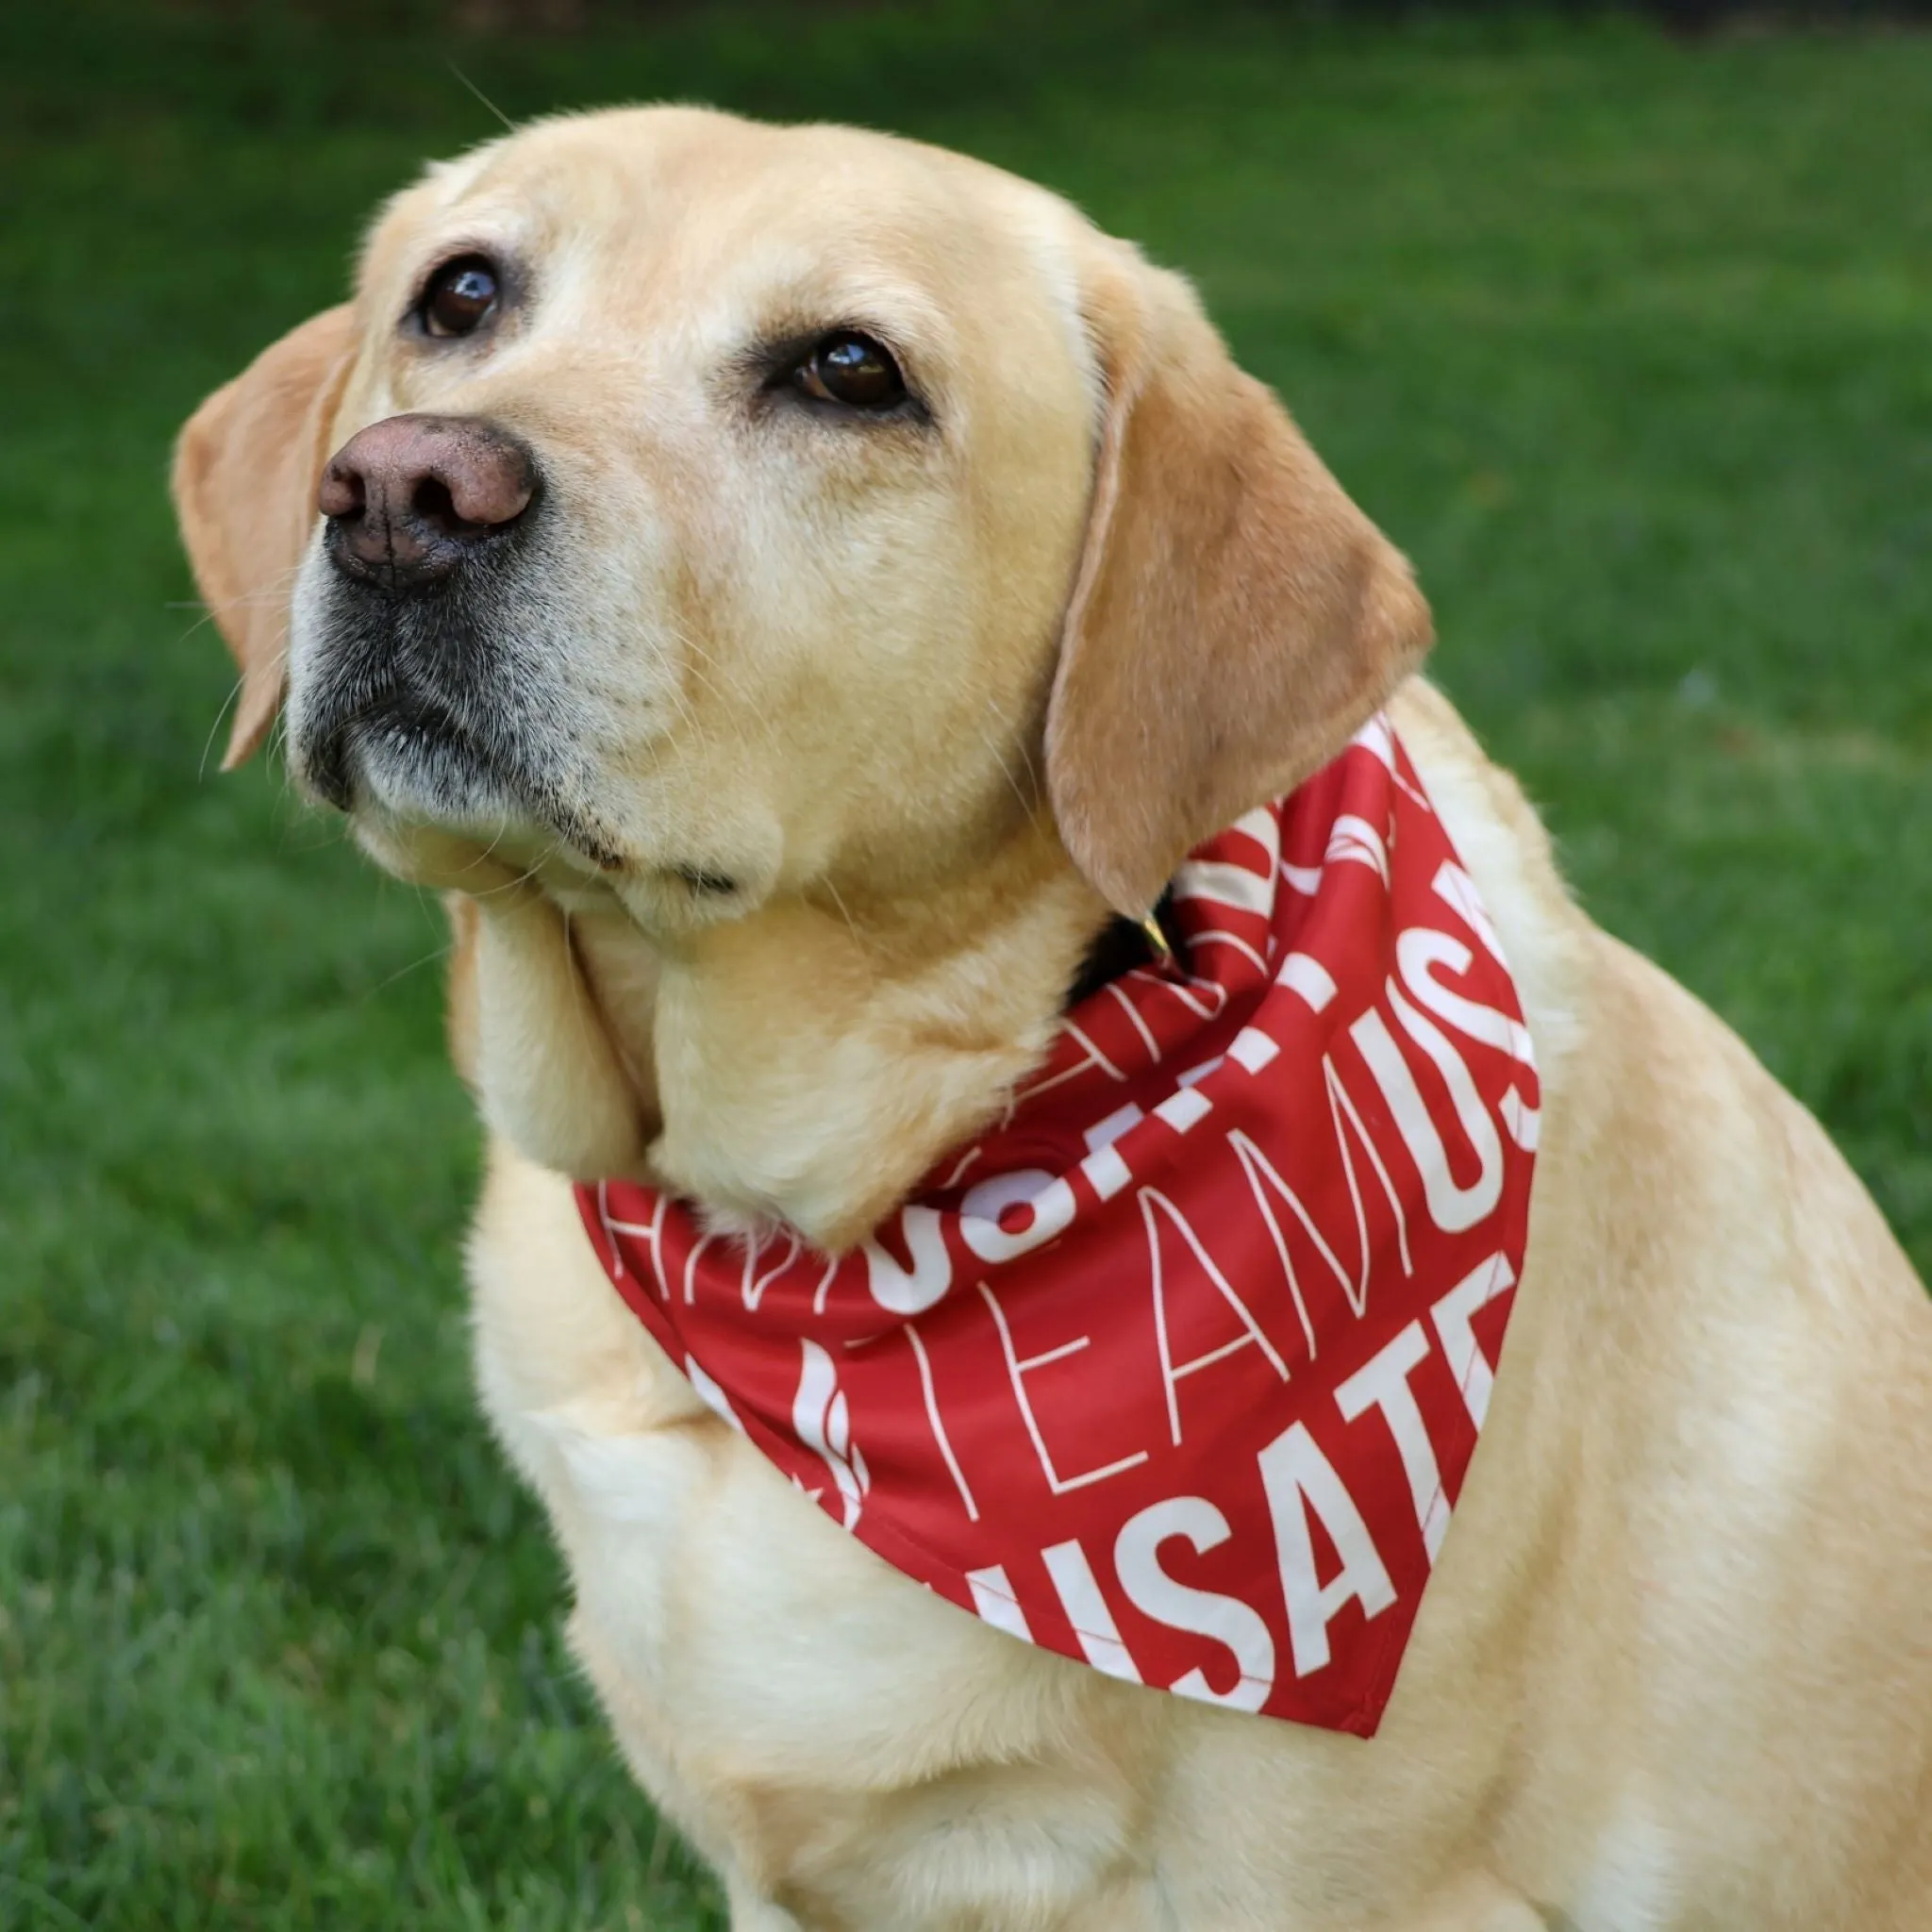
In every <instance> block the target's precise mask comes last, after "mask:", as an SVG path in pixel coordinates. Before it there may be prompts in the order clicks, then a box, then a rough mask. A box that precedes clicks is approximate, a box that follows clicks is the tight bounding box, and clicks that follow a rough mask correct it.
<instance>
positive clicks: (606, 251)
mask: <svg viewBox="0 0 1932 1932" xmlns="http://www.w3.org/2000/svg"><path fill="white" fill-rule="evenodd" d="M176 497H177V502H178V504H179V507H180V512H181V518H182V523H183V527H184V529H185V532H186V536H187V541H188V545H189V549H190V552H191V554H192V558H193V561H194V565H195V570H196V575H197V577H198V578H199V580H200V583H201V585H202V588H203V590H204V591H205V593H206V594H207V596H208V601H209V603H210V605H211V606H212V608H213V610H214V614H215V617H216V621H217V622H218V624H219V625H221V627H222V629H223V631H224V633H225V636H226V637H227V639H228V641H229V642H230V643H231V645H232V646H233V647H234V649H235V652H236V655H237V657H238V658H239V659H240V661H241V665H242V696H241V701H240V708H239V712H238V716H237V719H236V723H235V727H234V735H233V737H232V739H231V741H230V744H229V750H228V759H229V762H230V763H232V762H235V761H236V760H238V759H240V758H245V757H246V756H247V755H248V753H249V752H250V751H251V750H252V749H253V748H254V747H255V746H256V744H257V743H258V742H259V741H260V740H261V739H262V738H263V736H264V735H265V734H266V732H267V730H268V728H269V726H270V724H271V723H272V722H273V720H274V717H275V711H276V708H277V706H278V705H279V704H280V703H281V702H282V701H283V699H284V695H286V704H287V714H288V718H287V722H288V736H289V746H290V756H291V766H292V768H293V770H294V772H295V774H296V775H297V777H298V779H299V780H300V782H301V783H302V784H303V785H304V786H305V787H306V788H307V789H308V791H310V792H312V793H313V794H315V795H316V796H317V797H319V798H321V799H323V800H325V801H326V802H328V803H329V804H332V805H334V806H337V807H339V808H341V809H343V810H344V811H347V812H348V813H350V814H351V816H352V819H353V821H354V823H355V824H356V826H357V829H358V836H360V837H361V838H362V840H363V841H364V843H365V844H367V845H368V846H369V847H370V849H371V850H373V851H374V852H375V854H376V855H377V857H378V858H382V859H384V860H385V861H386V862H388V863H390V864H391V865H392V866H393V867H395V868H396V869H397V870H401V871H405V872H411V871H413V872H415V873H416V874H418V875H425V874H433V873H434V871H435V867H434V865H433V864H431V863H430V862H429V860H428V859H427V858H425V856H424V855H425V854H427V853H429V852H432V851H436V852H441V851H445V850H447V849H448V842H449V841H450V840H451V839H452V837H454V838H455V839H456V840H458V841H465V842H466V843H467V844H468V845H469V846H471V847H473V848H475V849H478V850H480V849H485V848H487V849H490V850H491V851H492V852H493V854H494V855H495V857H496V858H497V859H499V860H501V859H508V861H509V862H510V863H511V864H513V865H514V866H516V867H518V868H527V869H532V870H534V871H535V872H536V873H537V874H539V875H541V876H543V877H545V878H547V879H549V880H551V881H553V882H554V884H555V888H556V890H557V891H558V892H559V893H560V894H562V895H564V896H565V897H566V898H568V897H569V896H570V895H571V894H572V893H578V894H593V895H597V894H601V895H603V896H604V897H605V898H607V899H612V900H614V901H615V902H616V903H617V904H619V905H621V906H622V908H623V910H624V914H625V917H626V918H627V919H628V920H629V921H630V922H632V923H633V924H634V925H635V927H636V928H637V930H638V931H639V932H640V933H641V934H642V935H644V936H646V937H647V938H648V939H649V940H650V941H651V942H652V943H653V944H654V945H656V946H658V947H659V948H664V949H668V950H669V951H670V952H671V953H672V954H674V955H675V954H677V953H678V951H679V949H680V948H681V947H688V946H689V945H690V944H691V942H692V941H694V940H695V939H696V938H697V937H698V936H699V935H701V934H703V933H704V932H705V931H707V930H708V929H712V928H715V927H717V926H719V925H720V924H728V923H733V922H741V921H745V920H747V919H751V918H753V917H754V916H755V915H757V914H758V913H759V912H760V910H761V909H763V908H771V907H773V906H774V905H782V904H786V903H790V902H797V901H809V900H812V899H813V898H814V897H815V896H824V895H827V894H829V895H830V896H831V897H832V898H833V899H834V900H835V901H836V902H837V903H838V904H839V905H840V907H841V913H842V912H846V911H849V908H851V906H852V904H853V902H854V901H855V900H857V901H864V902H874V901H883V900H898V901H905V900H919V899H921V898H922V897H925V898H931V899H935V900H937V899H940V898H942V897H943V896H944V895H945V894H946V893H948V892H949V891H958V890H959V889H960V886H961V882H962V881H969V880H971V879H973V878H974V877H976V876H979V875H981V874H983V873H984V871H985V869H986V867H987V866H988V865H989V864H991V863H993V862H994V860H995V858H996V856H997V855H998V854H999V853H1001V852H1002V851H1004V850H1006V849H1008V848H1009V847H1010V846H1011V845H1012V843H1013V842H1014V841H1016V840H1018V839H1024V838H1028V837H1030V838H1034V839H1036V840H1037V839H1038V838H1040V837H1041V836H1044V837H1045V838H1046V839H1047V840H1048V841H1050V842H1051V844H1052V848H1053V852H1054V854H1055V856H1056V861H1057V862H1058V865H1059V866H1060V867H1061V868H1062V869H1063V870H1064V871H1065V873H1066V874H1067V876H1068V877H1069V878H1073V877H1074V876H1075V875H1077V877H1078V878H1079V879H1081V880H1084V881H1085V882H1086V885H1085V887H1083V888H1082V890H1083V891H1086V889H1087V888H1091V891H1088V893H1087V898H1086V902H1085V903H1086V904H1087V905H1088V906H1089V907H1090V908H1091V916H1092V921H1093V923H1094V924H1098V922H1099V920H1100V918H1101V917H1102V915H1103V912H1104V907H1105V906H1111V907H1113V908H1116V909H1118V910H1119V911H1121V912H1124V913H1129V914H1139V913H1141V912H1144V911H1145V910H1146V909H1147V908H1148V907H1149V906H1150V905H1151V904H1152V903H1153V901H1154V900H1155V899H1156V898H1157V897H1158V893H1159V891H1160V890H1161V888H1162V885H1163V883H1164V882H1165V880H1166V879H1167V877H1168V875H1169V874H1170V873H1171V872H1172V870H1173V869H1174V866H1175V865H1176V864H1177V863H1178V861H1179V860H1180V858H1181V857H1182V856H1183V854H1184V853H1185V852H1186V850H1187V849H1188V848H1189V846H1190V845H1191V844H1193V843H1194V842H1196V841H1199V840H1200V839H1202V838H1203V837H1205V836H1207V835H1208V833H1210V832H1212V831H1214V830H1216V829H1218V828H1219V827H1221V826H1222V825H1224V824H1227V823H1228V822H1230V821H1231V820H1232V819H1234V818H1236V817H1237V816H1239V815H1240V814H1241V812H1242V811H1244V810H1246V809H1247V808H1250V807H1252V806H1254V805H1255V804H1257V803H1258V802H1259V801H1261V800H1262V799H1264V798H1267V797H1269V796H1271V795H1273V794H1274V793H1276V792H1279V791H1283V790H1285V789H1286V788H1287V787H1289V786H1291V785H1292V784H1293V783H1295V782H1296V781H1297V780H1298V779H1299V778H1301V777H1302V776H1304V775H1305V774H1307V773H1308V772H1309V771H1311V770H1313V769H1314V768H1315V767H1316V766H1318V765H1319V764H1321V763H1322V762H1323V761H1324V760H1325V759H1326V758H1329V757H1330V756H1332V755H1333V754H1334V753H1335V752H1337V751H1338V750H1339V749H1340V748H1341V745H1342V743H1343V742H1344V741H1346V739H1347V738H1348V736H1349V735H1350V733H1352V732H1353V731H1354V730H1355V729H1356V728H1357V726H1358V725H1359V724H1361V723H1362V722H1363V720H1364V719H1365V718H1366V717H1367V716H1368V715H1369V714H1370V713H1371V712H1372V711H1373V710H1374V708H1376V707H1377V706H1378V705H1379V704H1380V703H1381V702H1382V701H1383V699H1384V698H1385V697H1386V696H1387V694H1388V693H1389V691H1391V688H1392V686H1393V685H1394V684H1395V683H1396V682H1397V681H1398V680H1399V679H1400V677H1401V676H1402V675H1403V674H1404V673H1405V672H1407V670H1408V669H1409V668H1410V667H1411V666H1412V665H1413V663H1414V662H1415V661H1416V660H1417V658H1419V657H1420V655H1421V653H1422V652H1423V650H1424V648H1425V646H1426V643H1427V641H1428V620H1427V612H1426V609H1425V607H1424V604H1423V602H1422V599H1421V597H1420V595H1419V594H1418V592H1417V591H1416V590H1415V588H1414V586H1413V583H1412V581H1411V579H1410V575H1409V573H1408V570H1407V566H1406V564H1405V563H1404V562H1403V560H1402V558H1400V557H1399V556H1398V555H1397V554H1396V552H1395V551H1394V550H1393V549H1392V548H1391V546H1390V545H1389V544H1388V542H1387V541H1385V540H1384V539H1383V538H1382V537H1381V536H1380V534H1379V533H1378V532H1377V531H1376V530H1375V529H1374V526H1373V525H1371V524H1370V523H1369V522H1368V520H1367V519H1366V518H1365V517H1364V516H1363V515H1362V514H1361V513H1360V511H1359V510H1357V508H1356V507H1355V506H1354V505H1353V504H1352V503H1351V502H1350V501H1349V499H1348V498H1347V497H1346V496H1345V495H1344V494H1343V492H1342V491H1341V488H1340V487H1339V486H1338V485H1337V483H1336V482H1335V481H1334V479H1333V478H1332V477H1331V476H1330V475H1329V474H1328V473H1327V471H1326V470H1325V469H1324V467H1323V466H1322V464H1321V463H1320V461H1319V460H1318V459H1317V458H1315V456H1314V455H1313V453H1312V452H1311V451H1310V450H1309V449H1308V447H1307V444H1306V443H1305V442H1304V441H1303V440H1302V439H1301V437H1300V436H1299V435H1298V433H1297V432H1296V431H1295V429H1294V427H1293V426H1292V425H1291V423H1290V421H1289V420H1288V418H1287V416H1286V414H1285V413H1284V412H1283V410H1282V409H1281V408H1280V406H1279V405H1278V404H1277V403H1276V402H1275V400H1274V397H1273V396H1272V395H1271V394H1270V393H1269V392H1268V391H1266V390H1265V389H1263V388H1262V387H1261V386H1260V385H1259V384H1257V383H1256V382H1254V381H1253V380H1252V379H1251V378H1249V377H1247V376H1246V375H1242V374H1241V372H1240V371H1239V370H1238V369H1236V368H1235V366H1234V365H1233V363H1232V362H1231V361H1230V359H1229V358H1228V357H1227V354H1226V352H1225V350H1224V347H1223V345H1222V343H1221V341H1220V340H1219V338H1218V337H1217V336H1216V335H1215V333H1214V332H1213V330H1212V329H1211V328H1210V326H1209V325H1208V323H1207V322H1206V320H1205V319H1204V317H1203V316H1202V314H1201V311H1200V308H1199V307H1198V305H1197V303H1196V302H1195V300H1194V297H1193V295H1192V293H1191V291H1190V290H1189V289H1188V288H1187V287H1186V285H1185V284H1184V283H1182V282H1181V281H1180V280H1178V279H1177V278H1176V277H1174V276H1173V275H1168V274H1165V273H1163V272H1160V271H1158V270H1156V269H1153V268H1151V267H1149V266H1148V265H1147V264H1146V263H1145V262H1144V261H1142V260H1141V258H1140V256H1139V255H1138V254H1137V253H1136V252H1135V251H1134V250H1133V249H1131V248H1130V247H1128V246H1126V245H1124V244H1123V243H1120V242H1114V241H1112V240H1109V239H1108V238H1107V237H1105V236H1103V235H1101V234H1099V233H1098V232H1096V231H1095V230H1094V229H1093V228H1092V227H1091V225H1089V224H1088V223H1087V222H1085V221H1084V220H1083V219H1082V218H1081V217H1080V216H1079V215H1078V214H1077V213H1076V212H1075V211H1074V209H1073V208H1069V207H1068V206H1067V205H1066V204H1065V203H1064V202H1062V201H1060V200H1058V198H1057V197H1055V196H1053V195H1051V194H1048V193H1046V192H1043V191H1041V190H1039V189H1036V188H1033V187H1031V186H1029V185H1027V184H1025V183H1023V182H1020V181H1018V180H1015V179H1013V178H1012V177H1010V176H1008V175H1003V174H1001V173H999V172H997V171H996V170H993V169H991V168H988V167H985V166H982V165H980V164H978V163H975V162H973V161H970V160H967V159H964V158H960V157H958V156H954V155H950V154H946V153H942V152H940V151H938V150H934V149H930V148H925V147H922V146H918V145H914V144H911V143H908V142H899V141H894V140H890V139H887V138H885V137H882V136H877V135H872V134H866V133H859V132H856V131H853V130H849V129H843V128H834V127H803V128H785V129H780V128H771V127H763V126H758V125H750V124H747V123H744V122H741V121H738V120H734V119H731V118H728V117H725V116H723V115H717V114H712V113H708V112H701V111H695V110H686V109H649V110H636V111H625V112H612V113H603V114H594V115H587V116H583V117H579V118H571V119H562V120H557V121H552V122H548V123H544V124H541V125H535V126H532V127H530V128H528V129H526V130H525V131H523V132H521V133H518V134H516V135H513V136H511V137H509V138H508V139H507V140H504V141H501V142H495V143H493V144H492V145H491V146H489V147H486V148H484V149H482V150H481V151H479V152H477V153H475V154H474V155H472V156H470V157H468V158H465V159H463V160H460V161H458V162H455V163H452V164H449V165H447V166H442V167H438V168H435V169H432V170H431V171H430V173H429V174H428V175H427V176H426V178H425V180H424V181H422V182H421V183H420V184H418V185H417V186H416V187H414V188H412V189H410V190H408V192H405V193H404V194H402V195H401V196H400V197H398V198H397V199H396V200H395V201H394V202H393V203H392V204H391V207H390V208H389V209H388V210H387V212H386V213H385V214H384V215H383V217H382V219H381V221H380V222H379V223H378V225H377V226H376V228H375V232H374V234H373V236H372V238H371V240H370V242H369V245H368V247H367V250H366V252H365V255H364V258H363V262H362V270H361V275H360V279H359V283H358V290H357V293H356V297H355V300H354V302H353V304H351V305H350V306H348V307H345V308H339V309H334V310H331V311H329V312H328V313H326V314H325V315H322V316H319V317H317V318H315V319H314V320H313V321H311V322H309V323H308V324H306V325H303V326H302V327H301V328H299V329H297V330H296V331H295V332H294V333H293V334H292V335H291V336H289V337H288V338H286V339H285V340H284V341H281V342H280V343H277V344H276V345H275V347H273V348H271V349H270V350H268V351H267V352H266V353H265V354H264V355H263V356H262V357H261V358H259V360H258V361H257V362H256V363H255V364H254V365H253V366H252V367H251V368H250V369H249V370H248V371H247V372H246V373H244V374H243V375H242V376H241V377H239V378H238V379H237V380H236V381H235V382H233V383H231V384H230V385H228V387H227V388H225V389H224V390H222V391H219V392H218V393H217V394H216V395H214V396H213V397H211V398H210V399H209V401H208V403H207V404H205V405H204V406H203V408H201V409H200V410H199V411H198V412H197V413H196V415H195V416H194V418H193V419H192V421H191V422H190V424H189V425H188V427H187V429H186V431H185V432H184V434H183V437H182V440H181V444H180V450H179V455H178V458H177V464H176ZM448 882H451V883H456V884H458V885H460V884H461V883H462V878H461V875H460V873H459V872H458V874H457V875H455V876H454V877H453V878H452V879H451V880H449V881H448ZM861 923H862V921H861Z"/></svg>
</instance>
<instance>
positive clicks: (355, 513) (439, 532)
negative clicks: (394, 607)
mask: <svg viewBox="0 0 1932 1932" xmlns="http://www.w3.org/2000/svg"><path fill="white" fill-rule="evenodd" d="M537 481H538V478H537V465H536V460H535V458H533V457H532V456H531V454H530V452H529V449H528V448H527V447H526V446H525V444H524V443H523V442H522V441H520V440H519V439H518V438H516V437H514V436H512V435H511V434H510V433H509V431H508V430H507V429H504V428H501V427H499V426H498V425H496V424H494V423H491V422H488V421H486V420H485V419H484V418H482V417H480V416H391V417H388V418H387V419H386V420H384V421H383V422H380V423H372V424H371V425H369V427H368V428H366V429H361V430H358V432H357V433H356V434H355V435H354V436H352V437H351V438H350V439H349V440H348V441H347V442H345V443H344V444H343V445H342V446H341V449H339V450H338V451H337V452H336V454H335V455H334V456H333V457H331V458H329V461H328V465H327V467H326V468H325V470H324V471H323V473H322V486H321V488H320V490H319V491H317V493H316V503H317V507H318V508H320V509H321V511H322V513H323V515H324V516H325V517H326V518H327V519H328V525H329V530H328V547H329V554H330V556H331V557H332V558H334V559H335V562H336V564H337V566H338V567H339V568H340V569H341V570H343V571H345V572H347V573H348V574H349V575H352V576H356V577H360V578H364V579H366V580H369V581H372V582H375V583H376V584H378V585H380V586H382V587H383V588H385V589H387V590H391V591H407V590H412V589H414V588H416V587H417V586H419V585H422V584H426V583H430V582H433V581H434V580H436V579H437V578H439V577H443V576H447V575H449V573H450V572H451V571H453V570H454V569H455V568H456V567H457V565H458V563H460V562H461V561H462V559H463V558H464V556H465V555H466V554H467V553H468V552H469V551H470V550H471V549H472V548H473V547H474V546H475V544H476V543H478V542H479V541H482V540H483V539H485V538H488V537H491V536H493V535H495V534H496V533H497V532H498V531H500V530H502V529H504V528H506V527H507V526H508V525H511V524H513V523H515V522H516V520H517V519H518V518H519V517H520V516H522V515H523V513H524V512H525V510H526V509H527V508H529V507H530V502H531V499H532V498H533V497H534V496H535V495H536V493H537Z"/></svg>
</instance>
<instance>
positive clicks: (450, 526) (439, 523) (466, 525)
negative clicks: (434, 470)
mask: <svg viewBox="0 0 1932 1932" xmlns="http://www.w3.org/2000/svg"><path fill="white" fill-rule="evenodd" d="M409 508H410V509H411V510H412V511H413V512H414V513H415V514H416V515H417V516H418V517H420V518H421V519H422V520H423V522H425V524H428V525H432V526H433V527H434V528H436V529H439V530H443V531H446V532H449V533H450V534H452V535H454V534H455V533H457V532H458V531H461V530H467V529H473V528H475V525H473V524H472V523H471V522H470V520H469V519H468V518H467V517H464V516H461V515H459V514H458V510H457V505H456V498H455V497H453V496H452V495H451V494H450V491H449V485H448V484H447V483H445V482H444V481H443V480H442V478H441V476H423V477H420V478H418V480H417V483H416V487H415V489H414V490H412V491H410V492H409Z"/></svg>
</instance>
